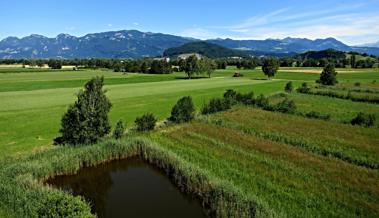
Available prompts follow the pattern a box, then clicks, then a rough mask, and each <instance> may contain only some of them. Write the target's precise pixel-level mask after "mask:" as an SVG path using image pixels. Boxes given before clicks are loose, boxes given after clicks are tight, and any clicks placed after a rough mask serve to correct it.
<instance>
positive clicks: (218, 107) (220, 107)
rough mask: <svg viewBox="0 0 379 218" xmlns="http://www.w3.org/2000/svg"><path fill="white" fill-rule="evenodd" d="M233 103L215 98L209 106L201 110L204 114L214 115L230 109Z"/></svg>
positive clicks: (206, 105)
mask: <svg viewBox="0 0 379 218" xmlns="http://www.w3.org/2000/svg"><path fill="white" fill-rule="evenodd" d="M230 107H231V103H230V101H229V100H228V99H221V98H213V99H211V100H210V101H209V102H208V104H205V105H204V106H203V108H202V109H201V113H202V114H212V113H216V112H219V111H225V110H228V109H230Z"/></svg>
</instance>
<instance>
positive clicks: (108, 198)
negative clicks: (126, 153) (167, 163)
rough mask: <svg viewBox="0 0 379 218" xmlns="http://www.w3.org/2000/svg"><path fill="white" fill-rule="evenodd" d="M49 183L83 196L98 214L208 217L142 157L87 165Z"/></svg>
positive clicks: (197, 205)
mask: <svg viewBox="0 0 379 218" xmlns="http://www.w3.org/2000/svg"><path fill="white" fill-rule="evenodd" d="M47 183H48V184H51V185H53V186H55V187H58V188H61V189H64V190H67V191H70V192H72V193H73V194H74V195H81V196H83V197H84V198H85V199H87V201H89V202H90V203H91V204H92V205H93V206H92V210H93V212H95V213H96V214H97V215H98V216H99V217H112V218H113V217H115V218H118V217H133V218H134V217H165V218H169V217H175V218H185V217H191V218H192V217H194V218H195V217H205V215H204V213H203V209H202V207H201V205H200V203H199V202H198V201H197V200H196V199H193V198H191V197H190V196H187V195H185V194H183V193H181V192H180V191H179V190H178V189H177V188H176V187H175V186H174V185H173V184H172V183H171V182H170V180H169V179H168V178H167V177H166V176H165V175H164V174H162V173H161V172H160V171H159V170H157V169H156V168H154V167H152V166H150V165H148V164H147V163H145V162H143V161H142V160H139V159H128V160H122V161H114V162H111V163H108V164H103V165H99V166H96V167H89V168H84V169H82V170H81V171H79V173H78V174H76V175H73V176H58V177H55V178H54V179H51V180H49V181H47Z"/></svg>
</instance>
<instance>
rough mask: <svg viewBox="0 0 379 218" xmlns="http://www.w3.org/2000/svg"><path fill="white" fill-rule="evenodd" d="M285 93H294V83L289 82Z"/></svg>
mask: <svg viewBox="0 0 379 218" xmlns="http://www.w3.org/2000/svg"><path fill="white" fill-rule="evenodd" d="M284 91H285V92H292V91H293V84H292V81H289V82H288V83H287V84H286V86H285V87H284Z"/></svg>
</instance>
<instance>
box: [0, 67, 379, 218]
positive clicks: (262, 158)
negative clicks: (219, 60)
mask: <svg viewBox="0 0 379 218" xmlns="http://www.w3.org/2000/svg"><path fill="white" fill-rule="evenodd" d="M316 70H317V71H318V70H319V69H308V68H307V69H304V68H285V69H282V71H280V72H279V73H278V74H277V76H276V77H275V79H273V80H267V79H266V78H265V76H264V75H263V73H262V72H261V70H260V69H259V68H257V69H255V70H237V69H236V68H234V67H228V68H227V69H226V70H217V71H216V72H215V73H214V75H213V76H212V78H211V79H208V78H197V79H191V80H188V79H186V78H185V76H184V73H174V74H166V75H146V74H135V73H133V74H132V73H128V74H126V75H125V74H122V73H115V72H112V71H109V70H80V71H68V70H57V71H56V70H49V69H40V70H36V69H23V68H2V69H0V104H1V106H0V163H2V164H1V166H0V173H1V170H2V168H3V166H4V169H10V170H11V169H13V168H12V167H15V169H17V170H16V171H17V172H15V174H17V173H18V171H20V172H23V173H26V174H25V175H29V174H33V175H34V176H36V175H39V176H41V175H45V174H49V175H52V174H54V172H55V173H57V172H58V173H63V172H66V171H62V170H63V169H64V167H63V166H61V165H59V163H58V162H59V161H57V163H55V162H54V164H57V165H56V166H55V165H54V167H56V168H54V167H51V166H50V165H49V164H51V163H49V161H48V158H46V156H48V154H49V153H48V152H52V153H53V154H54V155H58V153H54V152H59V149H57V148H56V149H52V148H53V146H52V140H53V139H54V138H55V137H56V136H58V134H59V133H58V131H59V125H60V119H61V117H62V115H63V113H64V112H65V111H66V109H67V107H68V105H69V104H71V103H73V102H74V100H75V94H76V93H77V92H78V91H79V90H80V89H81V87H82V86H83V85H84V83H85V82H86V81H88V80H89V79H90V78H92V77H94V76H104V78H105V84H106V86H105V88H106V89H107V90H108V91H107V96H109V98H110V100H111V102H112V104H113V107H112V109H111V112H110V114H109V115H110V120H111V123H112V125H114V124H115V123H116V122H117V120H119V119H122V120H123V121H125V122H126V125H127V126H128V127H131V126H133V125H134V120H135V118H136V117H137V116H140V115H142V114H143V113H146V112H152V113H154V114H155V115H156V116H157V117H158V119H159V121H163V120H164V119H166V118H167V117H168V116H169V114H170V110H171V108H172V106H173V105H174V104H175V102H176V101H177V100H178V99H179V98H181V97H183V96H187V95H190V96H192V98H193V100H194V103H195V106H196V109H197V111H199V109H200V108H201V106H202V105H203V104H204V103H205V102H206V101H207V100H209V99H210V98H213V97H221V96H222V94H223V93H224V91H225V90H227V89H235V90H238V91H241V92H248V91H254V93H255V95H258V94H268V95H271V96H273V97H271V98H270V100H271V102H272V103H276V102H278V101H280V100H282V99H283V97H280V95H273V94H275V93H280V92H283V88H284V85H285V84H286V83H287V82H288V81H293V82H294V86H295V87H297V86H300V84H301V83H302V82H307V83H309V84H313V83H314V82H315V80H316V79H318V78H319V75H318V74H317V73H310V72H309V71H316ZM339 70H340V71H343V70H346V71H349V72H344V73H342V72H341V73H340V74H338V80H339V85H338V86H337V87H335V88H336V89H343V88H348V89H350V88H355V89H356V88H357V87H356V86H355V83H356V82H359V83H360V87H361V88H362V89H366V88H370V89H372V90H377V89H378V88H379V86H378V84H377V83H375V82H373V81H374V80H376V81H379V70H378V69H364V70H356V69H354V70H350V69H337V71H339ZM236 71H240V72H241V73H243V74H244V77H240V78H233V77H232V75H233V74H234V72H236ZM357 93H358V92H357ZM358 94H361V93H358ZM362 94H364V93H362ZM371 94H372V95H378V93H371ZM287 97H288V98H290V99H293V100H294V101H295V103H296V106H297V111H298V112H301V113H307V112H309V111H317V112H320V113H323V114H330V115H331V120H329V121H323V120H317V119H308V118H305V117H303V116H300V115H298V114H295V115H288V114H281V113H276V112H268V111H263V110H261V109H257V108H252V107H247V106H237V107H234V108H233V109H231V110H229V111H225V112H222V113H217V114H213V115H211V116H199V117H197V120H196V121H194V122H192V123H188V124H182V125H174V126H168V127H162V128H161V129H158V130H156V131H154V132H152V133H151V134H142V135H139V137H142V138H148V139H149V140H150V141H153V142H155V143H157V145H158V148H161V149H163V150H164V152H168V153H170V154H171V152H172V153H173V154H174V156H175V157H178V158H179V159H180V160H181V161H183V163H189V164H190V165H191V166H195V167H196V169H201V170H200V171H201V172H205V173H206V175H207V176H209V177H210V178H217V181H225V182H227V183H228V184H231V186H232V187H233V188H235V189H236V190H241V191H242V193H244V194H246V196H248V197H249V198H250V197H251V199H256V200H257V201H258V202H261V203H262V205H268V206H269V208H270V210H272V211H273V213H274V214H277V215H278V216H279V217H378V215H379V207H378V205H379V192H378V190H379V188H378V187H379V182H378V181H379V174H378V166H379V162H378V160H379V147H378V145H379V140H378V135H379V128H378V127H379V122H378V120H377V121H376V126H375V127H371V128H365V127H360V126H352V125H350V124H348V123H349V121H350V120H351V119H352V118H353V117H354V116H355V115H356V114H357V113H358V112H365V113H373V114H376V116H377V119H379V105H378V104H372V103H370V104H369V103H362V102H353V101H351V100H346V99H337V98H331V97H327V96H315V95H306V94H299V93H291V94H287ZM130 137H134V136H133V135H132V136H130ZM96 149H100V150H102V149H103V148H97V147H96V148H94V151H93V152H95V151H96ZM40 150H47V151H43V152H41V153H40V154H37V155H36V157H35V160H34V157H32V158H31V160H32V161H31V163H30V164H31V165H30V166H29V165H28V163H25V164H26V165H25V168H24V167H23V166H24V165H22V164H21V165H18V162H17V161H16V163H14V159H15V157H17V158H20V160H26V162H28V159H27V157H29V156H33V154H34V153H36V152H37V151H40ZM66 150H67V151H66ZM79 150H80V152H81V153H80V155H83V157H85V158H89V159H91V158H95V160H94V162H95V163H98V162H99V161H106V160H100V159H96V158H97V156H96V155H95V156H96V157H95V156H94V157H89V156H88V155H89V154H86V153H85V152H84V151H85V150H87V148H80V149H79ZM79 150H78V151H79ZM88 150H90V149H89V148H88ZM158 150H159V149H158ZM62 152H68V153H69V157H63V156H62V158H67V161H69V162H70V161H71V162H72V163H74V162H75V161H76V162H77V161H79V160H78V157H77V156H76V155H75V154H74V151H73V150H71V149H68V148H67V149H66V148H62ZM107 152H110V153H112V152H113V151H109V150H107ZM112 154H113V153H112ZM62 155H65V154H62ZM102 155H103V156H104V157H103V158H106V157H107V156H106V155H105V154H103V153H102ZM160 155H162V154H160ZM58 156H59V155H58ZM163 156H164V155H163ZM40 157H43V162H41V164H42V163H43V164H46V166H49V167H50V168H49V169H46V170H44V169H42V168H41V166H40V165H39V164H40V162H39V161H40V160H39V158H40ZM59 157H60V156H59ZM72 158H73V159H72ZM16 160H17V159H16ZM85 160H86V159H84V161H85ZM71 162H70V163H71ZM76 162H75V163H76ZM10 163H12V164H15V166H13V165H10ZM79 165H80V164H79ZM184 165H186V164H184ZM8 167H9V168H8ZM75 167H76V168H77V167H78V163H76V165H75ZM76 168H75V169H76ZM21 169H22V170H21ZM31 169H33V170H34V171H32V172H27V171H28V170H31ZM68 169H71V168H70V167H68ZM54 170H56V171H54ZM69 172H70V171H69ZM44 173H45V174H44ZM45 176H46V175H45ZM22 178H23V177H22ZM28 179H30V178H29V177H27V178H26V180H28ZM28 181H29V180H28ZM31 181H32V180H31ZM0 182H2V181H1V179H0ZM6 184H8V183H6ZM10 187H11V186H10ZM10 190H12V188H11V189H10ZM0 191H1V190H0ZM10 193H12V191H10ZM18 194H20V195H21V196H22V191H20V193H18ZM0 203H1V202H0ZM37 203H38V202H37ZM10 215H11V214H10ZM3 216H5V217H9V215H8V211H7V210H5V209H3V208H2V207H0V217H3Z"/></svg>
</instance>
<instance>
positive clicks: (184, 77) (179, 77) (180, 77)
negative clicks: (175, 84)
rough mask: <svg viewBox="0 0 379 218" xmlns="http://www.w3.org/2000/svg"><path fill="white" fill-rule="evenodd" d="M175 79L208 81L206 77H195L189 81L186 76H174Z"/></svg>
mask: <svg viewBox="0 0 379 218" xmlns="http://www.w3.org/2000/svg"><path fill="white" fill-rule="evenodd" d="M175 79H182V80H193V79H209V77H207V76H196V77H192V78H191V79H189V78H188V77H186V76H176V77H175Z"/></svg>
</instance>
